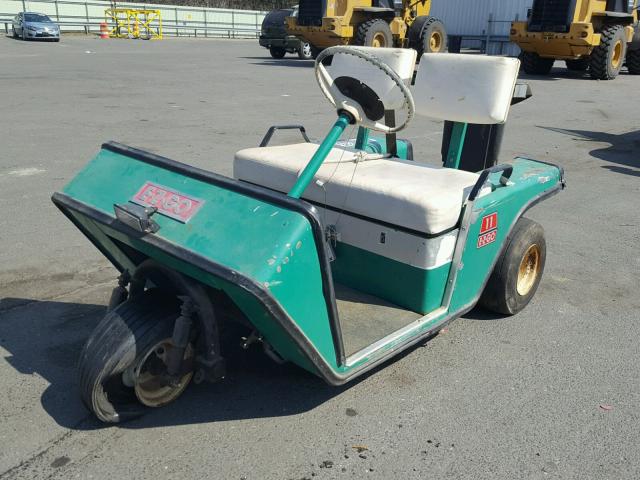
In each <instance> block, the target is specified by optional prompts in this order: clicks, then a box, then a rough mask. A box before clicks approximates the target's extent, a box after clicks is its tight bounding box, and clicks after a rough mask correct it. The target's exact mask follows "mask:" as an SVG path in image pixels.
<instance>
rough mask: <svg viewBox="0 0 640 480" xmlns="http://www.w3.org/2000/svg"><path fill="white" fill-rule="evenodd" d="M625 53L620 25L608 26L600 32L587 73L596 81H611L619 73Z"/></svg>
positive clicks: (622, 30) (624, 39) (624, 42)
mask: <svg viewBox="0 0 640 480" xmlns="http://www.w3.org/2000/svg"><path fill="white" fill-rule="evenodd" d="M626 52H627V39H626V37H625V35H624V28H622V26H621V25H609V26H608V27H605V28H604V29H603V30H602V32H600V45H598V46H597V47H596V48H594V49H593V52H592V53H591V57H590V58H591V62H590V64H589V72H590V74H591V78H593V79H596V80H613V79H614V78H616V77H617V76H618V74H619V73H620V69H621V68H622V64H623V63H624V58H625V54H626Z"/></svg>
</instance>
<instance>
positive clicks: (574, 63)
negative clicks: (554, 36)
mask: <svg viewBox="0 0 640 480" xmlns="http://www.w3.org/2000/svg"><path fill="white" fill-rule="evenodd" d="M565 63H566V64H567V68H568V69H569V70H572V71H574V72H585V71H587V69H588V68H589V57H582V58H578V59H577V60H565Z"/></svg>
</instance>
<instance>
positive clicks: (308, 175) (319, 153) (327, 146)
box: [287, 113, 352, 198]
mask: <svg viewBox="0 0 640 480" xmlns="http://www.w3.org/2000/svg"><path fill="white" fill-rule="evenodd" d="M351 122H352V118H351V116H349V115H347V114H346V113H341V114H340V115H339V116H338V120H337V121H336V123H335V124H334V125H333V127H332V128H331V130H330V131H329V133H328V134H327V136H326V138H325V139H324V140H323V141H322V143H321V144H320V146H319V147H318V150H316V153H314V154H313V157H311V160H310V161H309V163H308V164H307V166H306V167H304V170H303V171H302V173H301V174H300V177H298V180H297V181H296V183H295V185H294V186H293V187H292V188H291V190H290V191H289V193H288V194H287V195H289V196H290V197H293V198H300V197H301V196H302V194H303V193H304V191H305V190H306V188H307V187H308V186H309V184H310V183H311V181H312V180H313V177H314V176H315V174H316V172H317V171H318V169H319V168H320V167H321V166H322V163H323V162H324V161H325V159H326V158H327V156H328V155H329V153H330V152H331V149H332V148H333V147H334V145H335V144H336V142H337V141H338V139H339V138H340V136H341V135H342V132H344V130H345V129H346V128H347V126H348V125H349V124H350V123H351Z"/></svg>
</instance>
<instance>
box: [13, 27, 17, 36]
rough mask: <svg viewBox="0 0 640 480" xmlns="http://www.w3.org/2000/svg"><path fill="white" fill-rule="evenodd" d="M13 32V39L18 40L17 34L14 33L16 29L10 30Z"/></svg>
mask: <svg viewBox="0 0 640 480" xmlns="http://www.w3.org/2000/svg"><path fill="white" fill-rule="evenodd" d="M12 30H13V35H12V36H13V38H18V32H16V29H15V28H14V29H12Z"/></svg>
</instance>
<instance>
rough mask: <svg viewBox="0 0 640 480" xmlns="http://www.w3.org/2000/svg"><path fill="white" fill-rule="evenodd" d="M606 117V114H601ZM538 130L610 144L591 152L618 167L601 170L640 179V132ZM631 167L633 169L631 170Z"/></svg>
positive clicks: (607, 167) (552, 128)
mask: <svg viewBox="0 0 640 480" xmlns="http://www.w3.org/2000/svg"><path fill="white" fill-rule="evenodd" d="M601 114H602V115H606V113H605V112H601ZM538 128H542V129H544V130H550V131H552V132H556V133H560V134H563V135H569V136H572V137H574V139H575V140H577V141H586V142H599V143H608V144H609V146H608V147H604V148H596V149H595V150H591V151H590V152H589V155H591V156H592V157H594V158H598V159H600V160H604V161H606V162H610V163H616V164H618V165H603V166H602V167H601V168H603V169H605V170H609V171H611V172H614V173H621V174H624V175H631V176H634V177H640V156H639V155H638V151H640V130H631V131H629V132H627V133H621V134H615V133H607V132H594V131H589V130H568V129H564V128H554V127H543V126H540V125H538ZM629 167H631V168H629Z"/></svg>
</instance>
